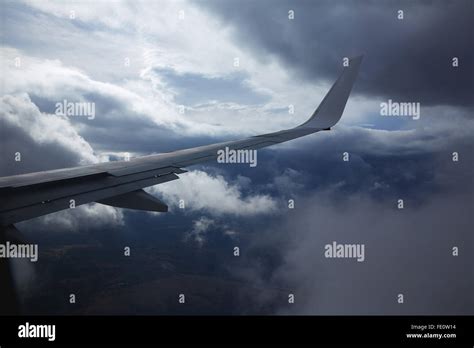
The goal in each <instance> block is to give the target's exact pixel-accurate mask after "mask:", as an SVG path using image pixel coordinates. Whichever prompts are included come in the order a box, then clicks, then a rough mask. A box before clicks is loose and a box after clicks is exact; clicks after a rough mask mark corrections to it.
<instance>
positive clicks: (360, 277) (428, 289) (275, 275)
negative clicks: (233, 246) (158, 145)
mask: <svg viewBox="0 0 474 348" xmlns="http://www.w3.org/2000/svg"><path fill="white" fill-rule="evenodd" d="M468 190H469V192H465V193H462V194H446V193H445V192H444V193H443V194H438V195H435V196H430V197H429V198H427V199H426V201H425V202H424V203H423V204H422V205H421V206H416V207H414V206H412V205H410V204H408V205H406V206H405V209H404V210H398V209H396V207H395V203H394V201H390V200H383V201H376V200H374V199H372V198H370V196H368V195H366V194H352V195H350V196H347V197H346V198H345V199H344V200H340V199H339V198H336V197H337V196H335V195H334V194H333V193H332V192H331V191H330V190H326V191H319V192H316V193H314V194H312V195H310V196H308V197H307V198H304V199H302V200H300V201H299V202H298V203H299V204H298V205H297V209H296V210H295V211H294V212H293V213H292V214H291V215H282V217H281V218H280V219H277V220H275V221H274V222H273V223H271V224H270V225H268V226H267V228H266V229H264V230H263V231H259V233H258V235H257V236H255V237H254V238H253V241H252V245H251V246H249V247H248V249H247V252H246V253H245V255H244V256H243V257H244V258H245V261H244V262H242V264H241V265H240V266H236V267H234V269H232V272H233V274H235V275H237V276H238V277H240V279H242V280H243V281H245V282H248V283H251V284H260V285H261V286H262V287H264V288H266V289H272V288H278V289H282V291H283V297H277V296H276V295H275V296H270V297H268V292H266V294H262V297H261V298H258V299H254V302H253V304H252V305H251V306H250V312H251V313H261V311H262V310H263V309H264V308H269V306H270V304H274V305H276V308H275V309H274V312H273V313H279V314H305V315H306V314H310V315H341V314H344V315H348V314H357V315H363V314H371V315H374V314H379V315H380V314H418V315H420V314H423V315H425V314H430V315H442V314H444V315H446V314H469V313H472V312H473V311H474V302H473V300H472V296H471V293H472V288H473V286H474V284H473V282H472V279H473V278H472V274H473V273H472V267H471V266H470V265H471V264H472V245H473V243H472V242H473V240H472V235H471V232H470V231H471V227H472V224H473V222H474V221H473V219H472V214H470V213H469V209H470V206H469V205H464V206H459V202H461V201H464V202H467V201H469V200H470V201H471V202H472V199H470V198H469V196H471V198H472V193H473V188H472V185H471V187H469V188H468ZM453 226H455V227H453ZM333 241H336V242H338V243H349V244H352V243H361V244H364V245H365V261H364V262H356V261H355V260H352V259H327V258H325V257H324V251H325V249H324V246H325V245H326V244H330V243H332V242H333ZM454 246H457V247H458V248H459V250H460V254H459V255H460V256H453V255H452V248H453V247H454ZM263 255H267V256H265V257H263ZM288 293H293V294H295V299H296V301H295V304H293V305H289V304H288V303H286V302H285V301H284V300H283V301H282V299H284V298H286V296H287V294H288ZM400 293H402V294H404V297H405V304H403V305H400V304H398V303H397V295H398V294H400ZM279 294H280V295H281V293H279ZM277 295H278V294H277ZM253 306H255V307H253ZM246 310H249V308H246ZM264 313H267V312H264Z"/></svg>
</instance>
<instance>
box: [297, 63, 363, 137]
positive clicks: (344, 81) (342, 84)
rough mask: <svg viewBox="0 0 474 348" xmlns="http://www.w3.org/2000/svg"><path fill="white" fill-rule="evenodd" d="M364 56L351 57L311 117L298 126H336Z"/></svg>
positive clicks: (321, 127)
mask: <svg viewBox="0 0 474 348" xmlns="http://www.w3.org/2000/svg"><path fill="white" fill-rule="evenodd" d="M362 58H363V56H357V57H354V58H350V59H349V66H347V67H345V68H344V71H343V72H342V74H341V75H340V76H339V78H338V79H337V80H336V82H335V83H334V85H333V86H332V87H331V89H330V90H329V92H328V93H327V94H326V96H325V97H324V99H323V101H322V102H321V104H319V106H318V108H317V109H316V111H315V112H314V113H313V115H312V116H311V118H310V119H309V120H308V121H306V122H305V123H303V124H301V125H300V126H298V127H297V128H299V127H304V128H320V129H327V128H331V127H332V126H334V125H335V124H336V123H337V122H338V121H339V120H340V119H341V116H342V113H343V112H344V108H345V107H346V103H347V99H349V94H350V93H351V90H352V86H353V85H354V81H355V80H356V78H357V73H358V72H359V66H360V64H361V62H362Z"/></svg>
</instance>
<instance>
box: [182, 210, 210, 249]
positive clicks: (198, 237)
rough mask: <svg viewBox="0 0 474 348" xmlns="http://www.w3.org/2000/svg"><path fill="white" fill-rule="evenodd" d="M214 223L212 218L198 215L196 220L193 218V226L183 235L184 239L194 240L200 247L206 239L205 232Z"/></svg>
mask: <svg viewBox="0 0 474 348" xmlns="http://www.w3.org/2000/svg"><path fill="white" fill-rule="evenodd" d="M214 224H215V221H214V220H212V219H209V218H207V217H205V216H202V217H200V218H199V219H198V220H194V221H193V228H192V230H191V231H189V232H188V233H187V234H186V235H185V240H189V239H191V240H193V241H194V242H196V243H197V244H198V246H199V247H202V245H203V244H204V243H205V241H206V233H207V232H208V230H209V228H210V227H212V226H213V225H214Z"/></svg>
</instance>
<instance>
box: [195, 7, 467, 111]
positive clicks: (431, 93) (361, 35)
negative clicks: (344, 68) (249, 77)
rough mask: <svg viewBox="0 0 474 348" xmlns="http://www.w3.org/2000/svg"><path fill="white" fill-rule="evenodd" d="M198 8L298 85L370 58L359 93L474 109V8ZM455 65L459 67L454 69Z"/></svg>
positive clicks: (363, 70)
mask: <svg viewBox="0 0 474 348" xmlns="http://www.w3.org/2000/svg"><path fill="white" fill-rule="evenodd" d="M200 4H201V6H203V7H205V8H206V9H209V10H211V11H213V12H214V13H215V14H216V15H218V16H219V17H220V19H221V23H222V25H223V26H225V27H226V28H229V29H230V30H233V33H234V35H235V37H236V38H237V39H238V40H239V42H240V44H241V45H242V46H244V47H246V48H247V49H248V50H251V51H253V52H256V53H255V54H256V55H258V56H260V57H268V56H271V57H277V58H278V59H279V61H280V62H282V64H284V65H285V66H287V67H289V68H291V69H292V70H293V71H294V72H295V73H296V74H297V75H298V78H300V79H307V80H310V81H315V80H318V79H321V78H324V79H326V80H327V79H331V80H332V79H333V78H335V76H336V74H337V71H338V70H337V69H336V68H337V67H338V66H340V65H341V64H342V58H343V57H350V56H354V55H359V54H365V59H364V63H363V67H362V70H361V74H360V77H359V79H358V80H359V81H358V82H357V90H356V93H363V94H364V95H365V96H371V97H383V98H392V99H395V100H400V101H418V102H421V103H422V105H454V106H469V107H472V106H473V99H472V97H471V96H472V94H473V88H474V85H473V84H472V78H471V76H472V74H473V63H472V62H473V54H472V53H473V51H472V49H470V47H471V41H472V35H471V33H472V23H473V11H472V2H471V1H469V0H460V1H456V2H454V3H447V2H445V1H442V0H435V1H430V2H413V1H399V2H396V3H395V2H393V1H378V2H372V1H366V2H363V3H361V2H360V1H344V2H340V3H337V4H334V2H333V1H326V0H322V1H316V2H315V1H298V2H294V1H258V2H255V1H249V0H247V1H225V2H223V1H206V2H201V3H200ZM289 10H293V11H294V13H295V17H294V19H293V20H289V18H288V11H289ZM399 10H402V11H403V12H404V18H403V20H400V19H398V17H397V16H398V11H399ZM262 23H264V25H262ZM374 28H375V29H374ZM453 38H454V39H453ZM453 57H457V58H459V61H460V64H459V66H458V67H456V68H453V66H452V58H453ZM262 59H265V58H262Z"/></svg>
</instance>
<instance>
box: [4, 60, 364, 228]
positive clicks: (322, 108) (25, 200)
mask: <svg viewBox="0 0 474 348" xmlns="http://www.w3.org/2000/svg"><path fill="white" fill-rule="evenodd" d="M361 62H362V56H359V57H355V58H352V59H350V60H349V66H348V67H345V68H344V70H343V72H342V73H341V75H340V76H339V78H338V79H337V80H336V82H335V83H334V85H333V86H332V87H331V89H330V90H329V92H328V93H327V94H326V96H325V97H324V99H323V100H322V102H321V104H320V105H319V107H318V108H317V109H316V111H315V112H314V113H313V115H312V116H311V117H310V118H309V119H308V120H307V121H306V122H304V123H303V124H301V125H299V126H297V127H295V128H291V129H286V130H282V131H279V132H274V133H268V134H263V135H257V136H254V137H250V138H247V139H243V140H236V141H228V142H223V143H217V144H211V145H205V146H199V147H195V148H190V149H184V150H178V151H174V152H169V153H162V154H157V155H150V156H143V157H138V158H135V159H133V160H130V161H116V162H108V163H99V164H94V165H89V166H82V167H75V168H65V169H58V170H51V171H44V172H37V173H29V174H23V175H15V176H9V177H3V178H0V197H1V199H0V226H7V225H10V224H13V223H16V222H20V221H23V220H28V219H31V218H34V217H38V216H42V215H46V214H49V213H53V212H56V211H59V210H64V209H69V208H71V207H72V206H78V205H81V204H85V203H90V202H99V203H102V204H108V205H113V206H117V207H124V208H131V209H141V210H152V211H167V206H166V205H165V204H164V203H163V202H161V201H160V200H158V199H157V198H155V197H153V196H150V195H148V194H147V193H145V192H144V191H143V190H142V188H145V187H148V186H152V185H156V184H161V183H164V182H167V181H171V180H176V179H179V177H178V175H177V174H182V173H184V172H186V171H185V170H183V169H182V168H183V167H187V166H190V165H193V164H197V163H201V162H205V161H210V160H215V159H216V158H217V151H218V150H220V149H223V148H225V147H228V148H229V149H231V150H242V149H252V150H254V149H259V148H263V147H267V146H271V145H274V144H278V143H282V142H285V141H289V140H292V139H296V138H299V137H302V136H305V135H308V134H312V133H315V132H318V131H321V130H329V129H330V128H331V127H332V126H334V125H335V124H336V123H337V122H338V121H339V120H340V118H341V116H342V113H343V111H344V108H345V106H346V103H347V100H348V98H349V94H350V92H351V90H352V86H353V84H354V82H355V80H356V77H357V73H358V71H359V66H360V64H361Z"/></svg>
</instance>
